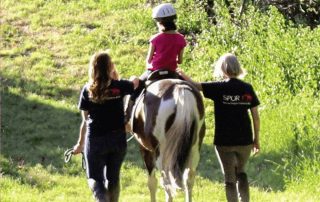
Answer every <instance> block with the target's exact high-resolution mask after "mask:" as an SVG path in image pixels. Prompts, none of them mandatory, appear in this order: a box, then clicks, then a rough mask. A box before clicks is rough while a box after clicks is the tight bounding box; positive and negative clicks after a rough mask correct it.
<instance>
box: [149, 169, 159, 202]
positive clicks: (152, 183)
mask: <svg viewBox="0 0 320 202" xmlns="http://www.w3.org/2000/svg"><path fill="white" fill-rule="evenodd" d="M155 172H156V170H155V169H153V170H152V171H151V173H149V177H148V187H149V191H150V197H151V202H156V191H157V183H158V181H157V178H156V174H155Z"/></svg>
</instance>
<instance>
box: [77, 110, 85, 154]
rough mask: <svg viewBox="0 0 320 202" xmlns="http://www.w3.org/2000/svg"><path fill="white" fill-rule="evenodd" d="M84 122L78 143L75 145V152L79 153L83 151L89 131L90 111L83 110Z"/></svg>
mask: <svg viewBox="0 0 320 202" xmlns="http://www.w3.org/2000/svg"><path fill="white" fill-rule="evenodd" d="M81 116H82V122H81V125H80V132H79V138H78V142H77V144H76V145H75V146H74V147H73V154H79V153H81V152H82V151H83V147H84V140H85V136H86V132H87V127H86V121H87V119H88V111H83V110H81Z"/></svg>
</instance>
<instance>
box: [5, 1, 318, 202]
mask: <svg viewBox="0 0 320 202" xmlns="http://www.w3.org/2000/svg"><path fill="white" fill-rule="evenodd" d="M193 2H194V1H192V0H186V3H185V4H183V1H178V3H177V4H176V5H175V6H176V7H177V10H178V13H179V18H178V27H179V29H181V30H183V31H185V32H186V33H187V34H188V35H187V36H186V38H187V39H188V41H189V42H190V44H191V42H192V43H193V44H194V45H193V46H188V47H187V48H186V51H185V60H184V63H183V64H182V65H181V68H182V69H184V70H185V71H186V72H187V73H188V74H189V75H191V76H192V77H193V79H194V80H196V81H209V80H212V64H213V63H214V61H216V60H217V59H218V57H219V56H220V55H221V54H223V53H225V52H230V51H233V52H235V53H236V54H237V55H238V57H239V60H240V62H241V64H242V65H243V66H244V68H246V69H247V70H248V73H249V74H248V76H247V77H246V78H245V80H246V81H248V82H251V83H252V84H253V86H254V88H255V90H256V91H257V93H258V96H259V98H260V101H261V106H260V109H259V110H260V114H261V153H260V154H259V155H258V156H255V157H253V158H251V159H250V162H249V165H248V167H247V169H248V175H249V181H250V185H251V199H252V201H259V202H260V201H262V202H264V201H265V202H269V201H277V202H278V201H282V202H287V201H288V202H291V201H301V202H304V201H309V202H313V201H319V200H320V197H319V194H317V193H319V192H320V190H319V186H318V182H319V181H320V177H319V176H320V173H319V171H320V163H319V162H320V155H319V151H320V144H319V142H320V141H319V140H320V139H319V131H320V125H319V117H320V102H319V90H320V71H319V70H320V41H319V40H316V39H318V38H320V29H319V28H315V29H313V30H311V29H309V28H308V27H303V26H301V25H294V24H292V23H291V22H288V21H286V20H285V19H284V18H283V17H282V15H281V14H280V13H278V11H277V10H276V9H274V8H271V9H270V10H268V11H265V12H263V13H262V12H258V11H255V10H254V8H252V7H249V10H248V12H247V13H246V14H245V15H244V17H243V18H242V19H241V20H239V21H238V22H237V23H232V22H231V21H230V20H229V16H228V14H227V10H226V8H225V7H224V4H223V3H222V1H217V4H216V11H217V14H218V16H217V20H218V24H217V25H216V26H213V25H211V24H210V23H208V21H207V20H206V14H205V13H204V12H203V9H202V8H201V7H200V6H199V5H196V4H195V3H193ZM150 15H151V8H150V7H147V6H145V4H144V1H143V0H139V1H137V0H123V1H112V0H107V1H91V0H82V1H74V0H53V1H44V0H34V1H26V0H19V1H9V0H3V1H1V3H0V26H1V27H0V41H1V43H0V77H1V81H0V82H1V85H0V90H1V136H0V141H1V142H0V143H1V144H0V151H1V154H0V169H1V170H0V201H4V202H9V201H10V202H12V201H32V202H33V201H75V200H77V201H93V199H92V196H91V193H90V190H89V188H88V186H87V183H86V179H85V173H84V171H83V170H82V168H81V157H80V156H75V157H73V158H72V160H71V162H70V163H68V164H64V162H63V152H64V151H65V150H66V149H67V148H69V147H71V146H72V145H73V144H74V143H75V142H76V140H77V136H78V130H79V125H80V121H81V119H80V113H79V111H78V110H77V102H78V97H79V93H80V89H81V87H82V85H83V84H84V83H85V82H86V81H87V68H88V62H89V58H90V56H91V55H92V54H93V53H94V52H96V51H99V50H105V49H110V50H111V55H112V57H113V61H114V62H115V64H116V67H117V68H118V70H119V72H120V74H121V76H122V77H123V78H129V77H130V76H131V75H140V74H141V73H142V72H143V71H144V68H145V57H146V54H147V49H148V40H149V37H150V36H151V35H152V34H154V33H156V31H157V30H156V27H155V24H154V22H153V21H152V19H151V18H150ZM192 34H194V35H192ZM205 106H206V125H207V131H206V137H205V139H204V144H203V147H202V150H201V161H200V164H199V168H198V175H197V177H196V182H195V185H194V193H193V195H194V201H199V202H207V201H225V196H224V187H223V176H222V174H221V171H220V166H219V164H218V161H217V158H216V156H215V153H214V150H213V146H212V142H213V132H214V127H213V125H214V120H213V105H212V103H211V102H210V101H209V100H205ZM121 187H122V191H121V199H120V201H133V202H135V201H139V202H142V201H149V192H148V188H147V174H146V170H145V169H144V165H143V162H142V160H141V157H140V154H139V149H138V145H137V143H136V142H135V141H134V140H133V141H131V142H129V144H128V153H127V156H126V161H125V163H124V165H123V167H122V174H121ZM157 197H158V199H159V201H164V192H163V190H162V189H161V187H160V185H159V189H158V192H157ZM176 201H183V194H182V193H179V194H178V196H177V200H176Z"/></svg>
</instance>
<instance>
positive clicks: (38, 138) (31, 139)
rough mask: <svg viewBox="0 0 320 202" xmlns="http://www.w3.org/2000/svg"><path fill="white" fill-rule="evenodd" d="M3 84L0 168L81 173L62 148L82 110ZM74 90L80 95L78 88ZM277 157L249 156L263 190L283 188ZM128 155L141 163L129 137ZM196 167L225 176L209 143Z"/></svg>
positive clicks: (72, 138) (215, 177) (69, 142)
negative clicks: (33, 97)
mask: <svg viewBox="0 0 320 202" xmlns="http://www.w3.org/2000/svg"><path fill="white" fill-rule="evenodd" d="M33 85H34V84H33ZM7 86H8V85H7ZM1 90H2V92H1V99H2V106H1V113H2V114H1V117H2V122H1V155H2V156H3V157H4V158H5V160H1V164H2V165H1V168H2V170H1V172H2V173H4V174H6V175H11V176H12V177H14V178H21V177H23V176H21V173H20V171H19V167H20V168H21V167H34V166H36V165H38V164H41V165H42V166H43V167H45V168H47V167H54V169H53V170H52V169H47V170H48V171H49V172H51V171H54V172H59V173H65V174H71V175H79V173H80V174H83V173H82V172H81V166H79V165H78V164H77V162H72V163H71V164H70V165H66V164H65V163H64V161H63V153H64V151H65V150H66V149H67V148H70V147H72V146H73V145H74V144H75V142H76V141H77V138H78V133H79V126H80V121H81V118H80V113H79V112H72V111H71V110H70V111H69V110H65V109H62V108H55V107H53V106H51V105H47V104H43V103H40V102H37V101H33V100H28V99H26V98H25V97H24V96H23V95H16V94H12V93H10V92H8V87H2V89H1ZM72 93H73V94H76V96H75V97H78V93H79V92H72ZM77 101H78V100H75V102H77ZM128 137H129V136H128ZM280 158H281V154H260V155H258V156H257V157H254V158H251V159H250V162H249V165H248V167H247V170H248V176H249V181H250V184H251V185H252V186H256V187H259V188H262V189H265V190H273V191H281V190H283V188H284V179H283V176H282V175H281V174H279V172H278V174H277V172H275V170H276V169H277V166H276V164H275V163H272V162H273V161H277V162H280ZM267 159H269V160H267ZM271 160H272V161H271ZM126 161H129V162H131V163H132V164H134V165H135V166H138V167H140V168H142V169H144V168H145V166H144V164H143V161H142V158H141V155H140V151H139V146H138V143H137V142H136V141H135V140H134V139H133V140H131V141H130V142H129V143H128V153H127V156H126ZM78 163H79V162H78ZM197 173H198V175H199V176H201V177H203V178H206V179H209V180H210V181H218V182H223V175H222V173H221V169H220V165H219V163H218V160H217V158H216V154H215V152H214V149H213V146H212V145H207V144H203V145H202V148H201V159H200V163H199V167H198V171H197Z"/></svg>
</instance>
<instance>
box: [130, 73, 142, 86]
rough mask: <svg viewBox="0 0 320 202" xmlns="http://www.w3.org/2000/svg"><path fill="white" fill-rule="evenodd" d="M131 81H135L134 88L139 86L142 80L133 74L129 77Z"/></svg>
mask: <svg viewBox="0 0 320 202" xmlns="http://www.w3.org/2000/svg"><path fill="white" fill-rule="evenodd" d="M129 81H131V82H132V83H133V88H134V89H136V88H138V86H139V82H140V80H139V78H138V77H136V76H131V77H130V79H129Z"/></svg>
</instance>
